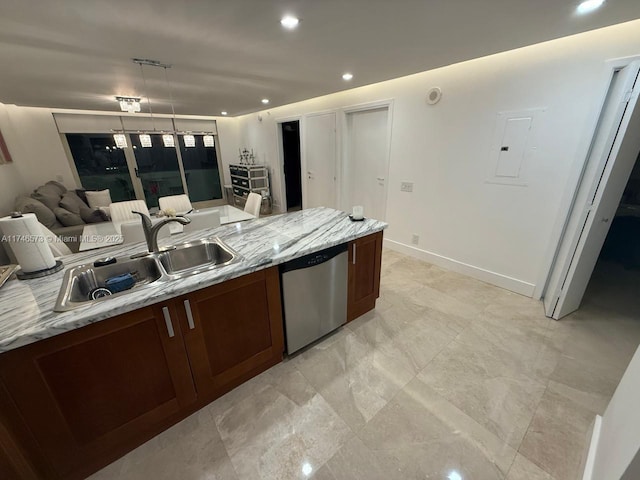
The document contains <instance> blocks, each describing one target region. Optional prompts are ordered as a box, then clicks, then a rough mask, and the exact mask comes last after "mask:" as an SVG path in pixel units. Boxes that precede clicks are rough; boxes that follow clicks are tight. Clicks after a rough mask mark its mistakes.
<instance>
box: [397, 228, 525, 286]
mask: <svg viewBox="0 0 640 480" xmlns="http://www.w3.org/2000/svg"><path fill="white" fill-rule="evenodd" d="M384 246H385V247H386V248H389V249H390V250H395V251H396V252H400V253H404V254H406V255H409V256H412V257H414V258H418V259H420V260H424V261H426V262H429V263H432V264H434V265H437V266H439V267H443V268H446V269H448V270H452V271H454V272H457V273H461V274H463V275H467V276H469V277H473V278H475V279H477V280H481V281H483V282H487V283H490V284H492V285H496V286H498V287H501V288H505V289H507V290H510V291H512V292H515V293H519V294H520V295H524V296H527V297H531V296H532V295H533V291H534V289H535V285H533V284H531V283H528V282H525V281H523V280H518V279H517V278H512V277H508V276H506V275H502V274H500V273H496V272H492V271H490V270H485V269H484V268H480V267H476V266H474V265H469V264H467V263H463V262H459V261H457V260H454V259H452V258H448V257H445V256H443V255H438V254H437V253H433V252H429V251H427V250H421V249H419V248H416V247H413V246H410V245H405V244H404V243H400V242H396V241H394V240H389V239H384Z"/></svg>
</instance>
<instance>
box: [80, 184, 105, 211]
mask: <svg viewBox="0 0 640 480" xmlns="http://www.w3.org/2000/svg"><path fill="white" fill-rule="evenodd" d="M85 193H86V195H87V203H89V206H90V207H91V208H99V207H108V206H109V205H111V192H109V189H108V188H107V189H106V190H100V191H98V192H90V191H88V190H87V191H86V192H85Z"/></svg>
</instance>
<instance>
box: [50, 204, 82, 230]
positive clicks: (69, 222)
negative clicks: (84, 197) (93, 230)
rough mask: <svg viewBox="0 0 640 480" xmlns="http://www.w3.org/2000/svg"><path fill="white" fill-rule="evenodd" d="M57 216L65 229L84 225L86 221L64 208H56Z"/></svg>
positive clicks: (54, 211)
mask: <svg viewBox="0 0 640 480" xmlns="http://www.w3.org/2000/svg"><path fill="white" fill-rule="evenodd" d="M53 213H55V214H56V218H57V219H58V220H59V221H60V223H61V224H62V225H64V226H65V227H73V226H74V225H84V221H83V220H82V218H81V217H80V215H78V214H77V213H73V212H70V211H69V210H66V209H64V208H62V207H56V208H55V209H54V210H53Z"/></svg>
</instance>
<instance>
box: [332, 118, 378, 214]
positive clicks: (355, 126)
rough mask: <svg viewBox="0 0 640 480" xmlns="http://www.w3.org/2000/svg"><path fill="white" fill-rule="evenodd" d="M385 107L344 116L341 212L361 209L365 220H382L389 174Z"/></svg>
mask: <svg viewBox="0 0 640 480" xmlns="http://www.w3.org/2000/svg"><path fill="white" fill-rule="evenodd" d="M388 121H389V109H388V107H384V108H376V109H373V110H363V111H358V112H351V113H348V114H347V147H346V159H345V169H344V171H345V175H344V177H345V182H344V192H343V197H342V198H343V202H342V203H343V208H344V209H345V210H347V211H350V210H351V208H352V207H353V206H354V205H362V206H363V207H364V214H365V216H367V217H370V218H375V219H377V220H384V219H385V210H386V198H387V175H388V173H389V142H388Z"/></svg>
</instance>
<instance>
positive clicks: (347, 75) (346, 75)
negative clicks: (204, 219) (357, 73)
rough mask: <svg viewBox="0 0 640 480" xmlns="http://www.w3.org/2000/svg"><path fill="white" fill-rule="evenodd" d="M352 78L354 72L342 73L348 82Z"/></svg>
mask: <svg viewBox="0 0 640 480" xmlns="http://www.w3.org/2000/svg"><path fill="white" fill-rule="evenodd" d="M352 78H353V73H348V72H347V73H343V74H342V79H343V80H346V81H347V82H348V81H349V80H351V79H352Z"/></svg>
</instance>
